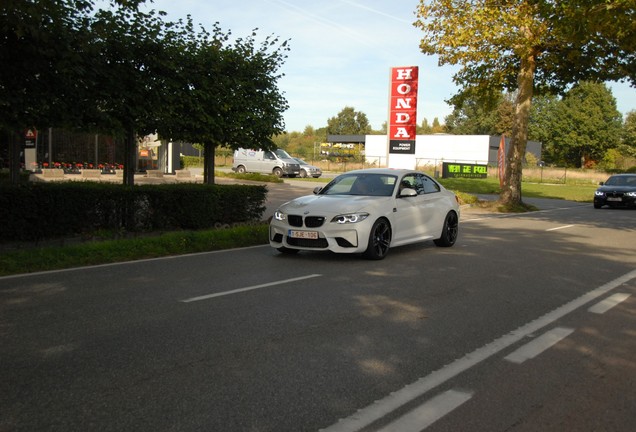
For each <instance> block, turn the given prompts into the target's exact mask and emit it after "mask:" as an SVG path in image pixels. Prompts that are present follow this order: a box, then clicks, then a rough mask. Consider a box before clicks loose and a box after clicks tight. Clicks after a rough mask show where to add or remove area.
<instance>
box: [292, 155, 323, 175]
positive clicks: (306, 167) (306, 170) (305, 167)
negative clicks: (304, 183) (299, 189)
mask: <svg viewBox="0 0 636 432" xmlns="http://www.w3.org/2000/svg"><path fill="white" fill-rule="evenodd" d="M294 159H295V160H296V162H298V164H299V165H300V176H301V177H302V178H305V177H309V176H311V177H313V178H318V177H320V176H321V175H322V170H321V169H320V168H318V167H317V166H314V165H311V164H308V163H307V162H305V161H304V160H302V159H300V158H294Z"/></svg>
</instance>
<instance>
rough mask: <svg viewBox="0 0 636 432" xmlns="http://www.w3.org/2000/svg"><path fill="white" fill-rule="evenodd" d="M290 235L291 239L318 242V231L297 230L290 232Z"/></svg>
mask: <svg viewBox="0 0 636 432" xmlns="http://www.w3.org/2000/svg"><path fill="white" fill-rule="evenodd" d="M288 235H289V237H291V238H299V239H311V240H317V239H318V231H295V230H289V233H288Z"/></svg>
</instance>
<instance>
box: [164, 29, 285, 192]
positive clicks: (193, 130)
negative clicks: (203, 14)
mask: <svg viewBox="0 0 636 432" xmlns="http://www.w3.org/2000/svg"><path fill="white" fill-rule="evenodd" d="M190 34H191V33H190ZM228 37H229V33H228V34H224V33H223V32H222V31H221V29H220V28H219V27H218V25H215V26H214V29H213V31H212V33H208V32H205V31H203V32H200V33H199V34H197V35H192V34H191V37H190V38H189V39H188V42H187V44H186V46H187V50H186V53H187V55H186V56H185V57H184V58H183V61H182V63H183V65H184V67H182V68H181V70H180V76H181V77H182V78H183V80H182V82H181V88H180V91H179V92H178V95H179V98H180V99H181V102H180V103H179V104H180V106H181V108H179V111H180V112H179V113H178V114H179V115H178V116H175V117H173V119H172V121H171V120H169V119H167V120H166V124H167V125H168V127H166V129H167V130H166V132H164V135H168V134H169V135H170V137H173V138H178V139H181V140H184V141H190V142H200V143H202V144H203V146H204V149H205V150H204V182H205V183H209V184H212V183H214V150H215V148H217V147H220V146H224V147H229V148H231V149H233V150H236V149H237V148H239V147H251V148H262V149H267V150H269V149H272V148H274V147H275V143H274V141H273V140H272V137H273V136H274V135H276V134H280V133H282V132H283V131H284V126H285V125H284V120H283V116H282V114H283V112H284V111H285V110H286V109H287V108H288V104H287V100H286V99H285V98H284V97H283V95H282V93H281V92H280V91H279V89H278V80H279V78H281V76H282V75H281V74H280V73H279V69H280V67H281V65H282V64H283V62H284V59H285V58H286V53H287V51H288V50H289V47H288V45H287V41H283V42H279V40H278V38H276V37H273V36H269V37H267V38H265V40H264V41H263V42H261V43H260V44H258V43H257V41H256V31H254V32H252V34H251V35H250V36H248V37H246V38H239V39H237V40H236V41H234V42H233V43H228V42H227V41H228ZM159 130H160V131H161V130H162V129H161V128H160V129H159Z"/></svg>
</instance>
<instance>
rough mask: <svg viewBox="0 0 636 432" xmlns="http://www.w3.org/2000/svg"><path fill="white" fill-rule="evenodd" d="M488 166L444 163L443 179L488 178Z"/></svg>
mask: <svg viewBox="0 0 636 432" xmlns="http://www.w3.org/2000/svg"><path fill="white" fill-rule="evenodd" d="M487 177H488V165H479V164H465V163H454V162H444V163H443V164H442V178H487Z"/></svg>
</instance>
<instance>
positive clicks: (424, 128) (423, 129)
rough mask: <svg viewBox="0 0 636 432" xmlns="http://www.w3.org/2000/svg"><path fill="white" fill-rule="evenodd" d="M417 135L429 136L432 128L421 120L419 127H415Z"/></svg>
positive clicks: (424, 120)
mask: <svg viewBox="0 0 636 432" xmlns="http://www.w3.org/2000/svg"><path fill="white" fill-rule="evenodd" d="M416 133H417V135H430V134H432V133H433V128H432V127H431V126H430V125H429V124H428V120H426V119H423V120H422V124H421V126H416Z"/></svg>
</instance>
